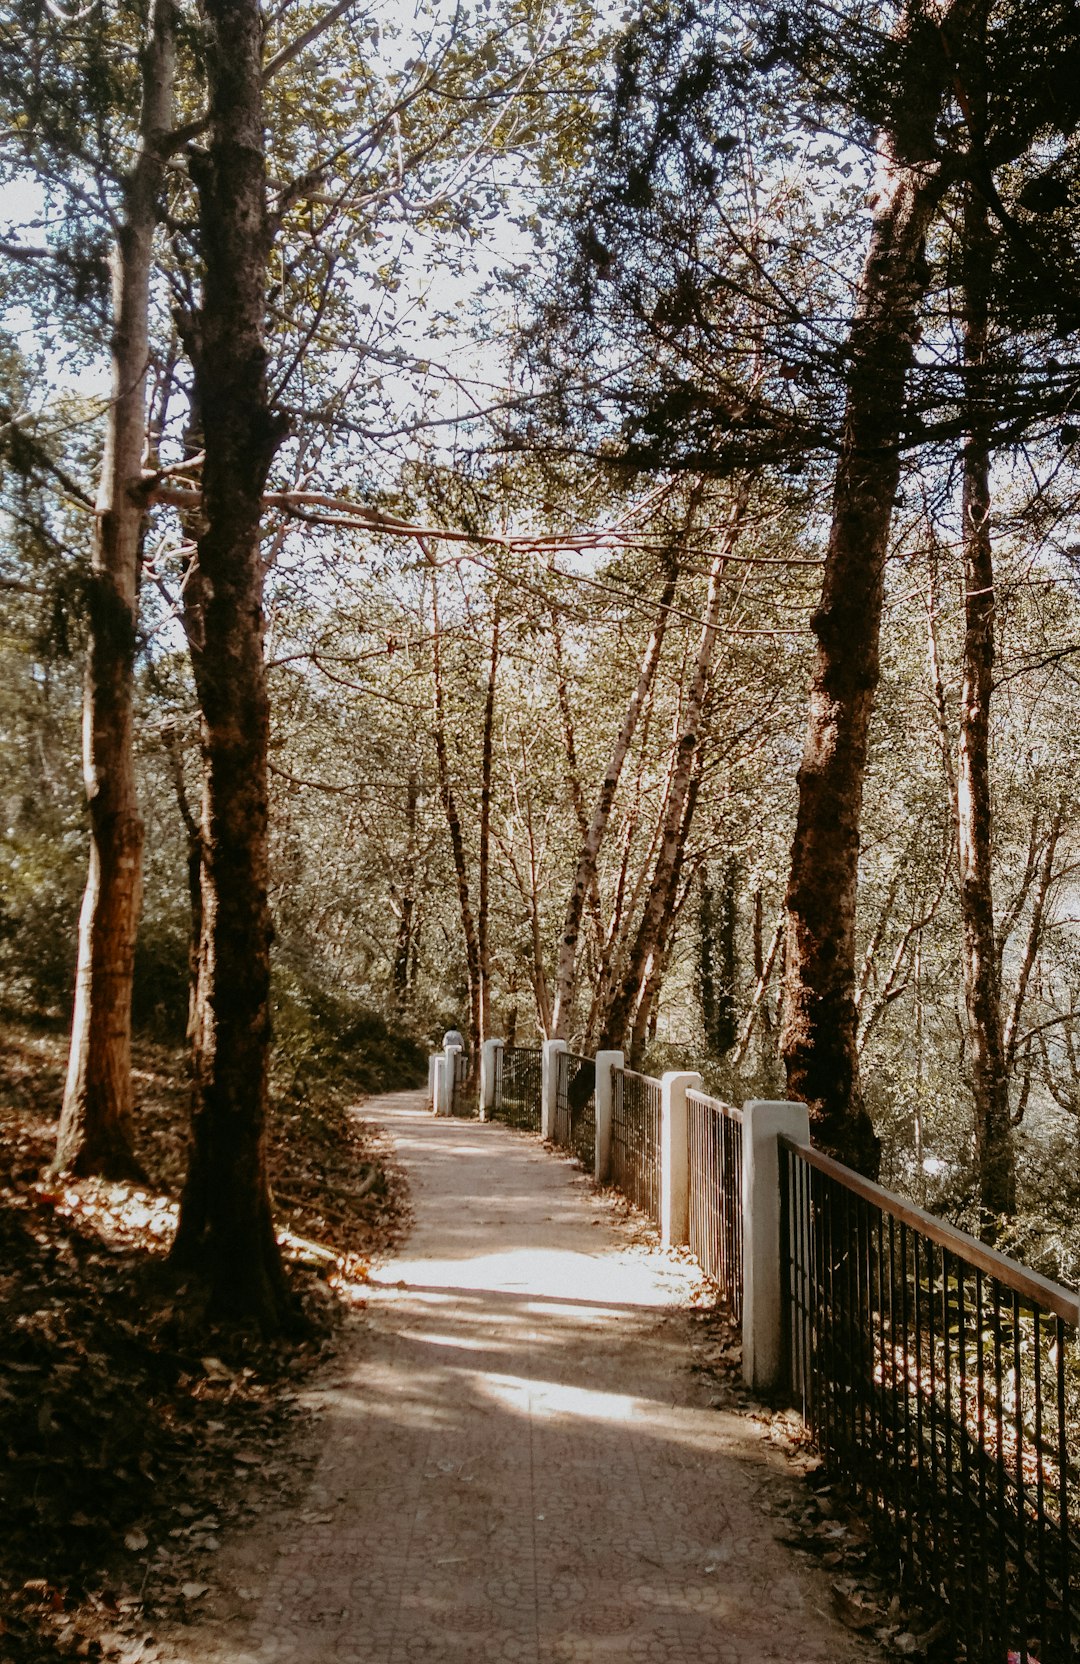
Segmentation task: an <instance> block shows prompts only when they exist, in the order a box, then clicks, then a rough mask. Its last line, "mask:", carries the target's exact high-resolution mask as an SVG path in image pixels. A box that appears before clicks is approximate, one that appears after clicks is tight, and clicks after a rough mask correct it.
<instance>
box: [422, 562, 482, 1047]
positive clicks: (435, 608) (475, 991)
mask: <svg viewBox="0 0 1080 1664" xmlns="http://www.w3.org/2000/svg"><path fill="white" fill-rule="evenodd" d="M431 612H432V636H431V663H432V680H433V683H434V712H433V718H434V720H433V725H432V726H433V737H434V740H435V762H436V765H437V769H438V776H439V798H440V801H441V802H442V806H443V814H444V815H445V816H446V829H447V831H448V832H449V834H450V849H451V853H452V855H453V858H454V877H455V879H456V881H457V892H458V905H459V907H460V909H461V929H462V934H463V935H464V938H465V968H466V973H467V975H468V979H469V1048H470V1051H471V1053H472V1055H473V1056H474V1057H475V1056H476V1055H477V1052H478V1050H479V1046H480V941H479V937H478V935H477V929H476V916H475V914H474V913H473V907H472V897H471V895H470V893H469V867H468V862H467V859H466V855H465V838H464V834H463V832H462V830H461V814H460V812H459V810H458V806H457V798H456V797H455V795H454V787H453V783H452V781H451V779H450V756H449V752H448V751H447V747H446V715H445V702H444V698H443V681H442V648H441V641H440V635H439V579H438V569H437V568H436V567H435V566H434V564H433V565H432V570H431Z"/></svg>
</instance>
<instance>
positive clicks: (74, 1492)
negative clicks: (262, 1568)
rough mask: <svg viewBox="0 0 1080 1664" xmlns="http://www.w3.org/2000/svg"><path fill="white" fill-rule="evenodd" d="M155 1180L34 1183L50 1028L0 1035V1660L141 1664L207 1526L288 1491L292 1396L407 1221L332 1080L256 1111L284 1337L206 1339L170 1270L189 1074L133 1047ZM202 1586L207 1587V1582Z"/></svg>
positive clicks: (292, 1481) (398, 1195)
mask: <svg viewBox="0 0 1080 1664" xmlns="http://www.w3.org/2000/svg"><path fill="white" fill-rule="evenodd" d="M136 1053H137V1055H136V1062H137V1065H138V1068H137V1073H136V1086H137V1090H138V1093H139V1096H140V1099H141V1104H140V1108H139V1111H138V1119H137V1140H138V1155H139V1158H140V1161H141V1163H142V1165H143V1168H144V1169H145V1171H146V1172H147V1173H148V1174H149V1175H151V1176H152V1178H153V1181H154V1182H153V1183H152V1184H146V1185H143V1186H139V1185H131V1184H113V1183H109V1182H105V1181H102V1180H97V1179H78V1180H72V1179H67V1178H64V1179H59V1180H58V1179H55V1178H51V1177H50V1176H49V1174H48V1164H49V1162H50V1160H51V1158H52V1152H53V1145H54V1142H55V1136H56V1124H55V1119H54V1118H55V1115H56V1113H57V1110H58V1107H59V1103H60V1099H61V1096H62V1092H63V1080H64V1070H65V1065H66V1035H65V1034H64V1033H63V1032H62V1031H60V1030H59V1029H58V1028H56V1027H55V1026H51V1025H48V1024H44V1023H42V1024H34V1023H31V1022H28V1021H25V1020H23V1021H19V1022H15V1021H13V1020H12V1019H11V1018H10V1017H8V1018H5V1019H4V1021H3V1023H2V1024H0V1337H2V1339H0V1513H2V1517H3V1520H4V1530H3V1531H2V1532H0V1657H3V1658H4V1659H5V1661H10V1664H60V1661H61V1660H63V1661H67V1660H76V1659H102V1660H120V1661H122V1664H153V1661H154V1660H155V1658H157V1657H158V1656H159V1649H158V1647H157V1643H156V1641H155V1638H154V1628H155V1624H157V1623H160V1622H163V1621H165V1620H168V1621H176V1620H177V1619H179V1620H180V1621H182V1620H183V1617H184V1615H185V1612H186V1611H187V1610H188V1609H189V1608H190V1607H197V1605H198V1602H199V1601H200V1600H201V1599H202V1598H203V1597H204V1596H205V1595H206V1594H207V1593H208V1592H209V1590H210V1589H211V1587H212V1570H211V1568H212V1565H213V1555H214V1553H215V1551H216V1550H217V1547H218V1542H219V1537H218V1533H219V1531H220V1530H221V1529H222V1528H223V1527H224V1526H225V1525H227V1524H229V1523H230V1522H234V1521H242V1520H243V1519H245V1518H250V1517H251V1516H252V1515H254V1514H255V1513H258V1512H259V1511H260V1510H261V1509H262V1508H264V1507H266V1506H269V1505H270V1504H271V1503H278V1502H279V1501H280V1500H281V1497H282V1493H283V1491H286V1490H290V1489H291V1488H292V1487H293V1486H294V1485H297V1484H299V1482H300V1480H301V1478H302V1475H301V1474H299V1473H297V1471H296V1462H295V1455H294V1452H293V1450H292V1443H294V1442H295V1435H296V1433H297V1431H298V1422H299V1420H300V1418H301V1417H302V1416H307V1415H308V1414H309V1412H308V1411H306V1410H304V1409H302V1407H301V1402H300V1395H299V1392H298V1388H299V1387H300V1386H302V1384H303V1381H304V1378H305V1377H306V1376H307V1375H308V1374H309V1373H310V1372H311V1370H312V1369H313V1368H315V1366H316V1365H318V1364H320V1363H322V1362H324V1361H325V1360H326V1359H328V1358H332V1357H333V1356H334V1355H335V1353H336V1350H337V1348H338V1346H339V1345H340V1343H341V1340H342V1338H343V1336H344V1334H345V1332H346V1331H347V1329H348V1327H349V1326H350V1325H355V1324H356V1323H357V1322H359V1321H362V1318H363V1308H364V1302H365V1292H364V1291H365V1283H366V1278H367V1274H368V1266H369V1264H370V1262H371V1261H372V1260H373V1259H375V1258H382V1257H383V1256H384V1255H385V1254H386V1253H387V1252H389V1251H390V1250H391V1249H392V1247H393V1246H394V1244H395V1243H396V1242H397V1241H398V1240H399V1239H400V1237H401V1235H402V1233H403V1231H404V1229H405V1226H406V1224H407V1220H408V1203H407V1195H406V1190H405V1183H404V1178H403V1175H402V1174H401V1172H400V1170H399V1169H398V1168H397V1166H396V1165H395V1164H394V1162H393V1160H392V1158H391V1155H390V1150H389V1145H388V1141H387V1140H386V1139H385V1137H384V1135H383V1134H381V1133H380V1132H379V1130H378V1129H376V1128H374V1127H372V1126H370V1125H368V1124H366V1123H364V1122H363V1121H362V1119H361V1118H360V1117H359V1116H358V1115H356V1114H355V1113H352V1111H351V1107H350V1106H351V1102H352V1100H351V1098H350V1096H349V1095H348V1094H347V1093H346V1092H345V1091H344V1089H343V1088H339V1087H337V1086H335V1085H333V1084H329V1083H325V1084H324V1083H320V1086H319V1089H318V1090H317V1092H313V1093H311V1095H308V1094H306V1093H305V1094H303V1095H301V1094H295V1093H294V1094H291V1095H287V1096H286V1097H285V1099H284V1101H283V1102H281V1103H279V1104H277V1105H276V1106H275V1116H274V1127H273V1132H272V1140H271V1144H272V1148H271V1157H270V1167H271V1183H272V1187H273V1190H274V1194H275V1211H276V1216H277V1218H278V1220H279V1225H280V1230H279V1237H280V1240H281V1241H282V1246H283V1250H284V1253H285V1257H286V1261H287V1264H288V1267H289V1276H290V1279H291V1281H292V1283H293V1286H294V1288H295V1289H296V1291H297V1293H298V1295H299V1297H300V1299H301V1302H302V1305H303V1308H304V1312H305V1315H306V1317H307V1320H308V1333H307V1334H306V1336H305V1338H304V1339H303V1340H302V1341H300V1342H299V1343H297V1342H296V1341H292V1342H290V1343H287V1344H286V1343H275V1342H267V1341H264V1340H262V1339H261V1338H260V1337H259V1336H258V1335H256V1334H254V1333H252V1332H248V1331H243V1330H224V1329H222V1330H217V1331H214V1330H212V1329H210V1328H208V1326H207V1324H206V1322H205V1317H204V1313H203V1311H202V1307H201V1303H200V1295H199V1291H198V1289H197V1288H195V1287H194V1286H193V1285H191V1284H179V1285H178V1284H177V1282H176V1280H175V1278H174V1277H173V1276H172V1275H171V1274H170V1272H169V1270H168V1267H167V1265H166V1254H167V1250H168V1246H169V1242H170V1240H171V1236H172V1232H173V1229H174V1225H175V1219H176V1210H177V1202H176V1198H177V1196H178V1194H179V1188H180V1183H181V1179H182V1176H183V1166H184V1150H185V1145H186V1136H187V1126H186V1122H187V1102H188V1086H187V1079H186V1063H185V1060H184V1058H183V1055H182V1053H180V1052H179V1051H178V1050H176V1049H175V1048H170V1047H166V1046H162V1045H156V1044H152V1043H148V1042H142V1043H138V1044H137V1048H136ZM208 1578H209V1579H210V1580H208Z"/></svg>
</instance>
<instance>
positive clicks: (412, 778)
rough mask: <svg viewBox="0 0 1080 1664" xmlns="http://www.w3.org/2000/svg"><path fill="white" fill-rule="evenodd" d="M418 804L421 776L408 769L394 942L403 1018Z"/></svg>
mask: <svg viewBox="0 0 1080 1664" xmlns="http://www.w3.org/2000/svg"><path fill="white" fill-rule="evenodd" d="M419 801H420V777H419V775H418V774H417V772H416V769H415V768H410V770H409V780H408V785H407V787H406V797H405V826H406V841H405V858H404V861H403V863H402V878H401V886H400V890H399V902H398V905H399V908H400V912H399V915H398V928H397V940H396V941H395V943H394V968H393V979H394V1011H395V1013H396V1014H397V1016H398V1017H403V1016H404V1015H405V1013H406V1012H407V1010H408V1007H409V994H410V990H411V977H412V963H413V959H414V957H415V954H414V951H413V950H414V944H415V941H416V861H417V839H416V824H417V812H418V807H419Z"/></svg>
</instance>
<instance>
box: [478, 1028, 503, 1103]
mask: <svg viewBox="0 0 1080 1664" xmlns="http://www.w3.org/2000/svg"><path fill="white" fill-rule="evenodd" d="M502 1049H503V1043H502V1041H501V1040H485V1041H484V1043H483V1045H482V1046H481V1047H480V1119H481V1121H488V1120H490V1119H491V1112H492V1110H494V1109H497V1108H498V1104H497V1103H496V1102H495V1088H496V1085H497V1084H498V1079H499V1059H500V1057H501V1055H502Z"/></svg>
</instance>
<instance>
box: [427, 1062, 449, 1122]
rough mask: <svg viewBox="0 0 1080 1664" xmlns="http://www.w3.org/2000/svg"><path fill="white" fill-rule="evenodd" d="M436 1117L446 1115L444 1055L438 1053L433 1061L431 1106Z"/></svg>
mask: <svg viewBox="0 0 1080 1664" xmlns="http://www.w3.org/2000/svg"><path fill="white" fill-rule="evenodd" d="M431 1107H432V1109H433V1110H434V1111H435V1114H436V1115H445V1114H446V1112H447V1111H446V1053H445V1052H440V1053H439V1054H438V1056H437V1057H436V1059H435V1093H434V1097H433V1099H432V1104H431Z"/></svg>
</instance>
